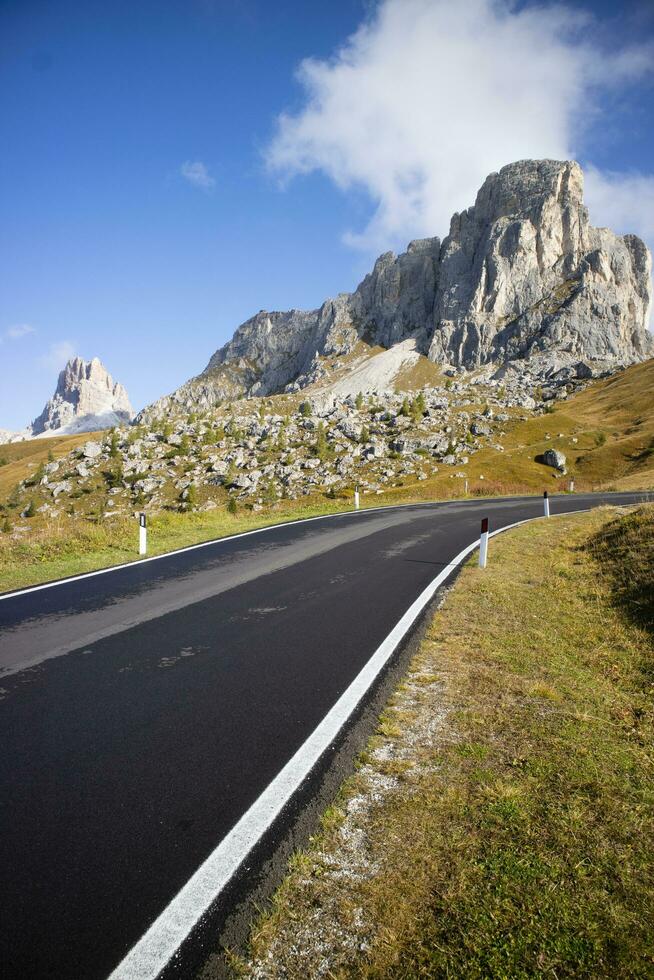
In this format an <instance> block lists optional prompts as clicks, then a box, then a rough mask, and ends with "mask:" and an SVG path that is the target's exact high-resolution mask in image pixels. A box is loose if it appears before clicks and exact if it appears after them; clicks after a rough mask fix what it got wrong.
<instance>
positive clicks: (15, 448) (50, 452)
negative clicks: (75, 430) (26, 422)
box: [0, 432, 99, 501]
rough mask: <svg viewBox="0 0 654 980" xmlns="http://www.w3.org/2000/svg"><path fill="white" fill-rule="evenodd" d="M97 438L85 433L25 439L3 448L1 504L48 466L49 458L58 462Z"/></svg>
mask: <svg viewBox="0 0 654 980" xmlns="http://www.w3.org/2000/svg"><path fill="white" fill-rule="evenodd" d="M98 435H99V433H97V432H84V433H82V434H78V435H74V436H58V437H57V436H55V437H54V438H52V439H26V440H25V441H24V442H10V443H7V444H6V445H4V446H0V501H3V500H6V498H7V497H8V496H9V494H10V493H11V491H12V489H13V488H14V487H15V486H16V484H17V483H20V481H21V480H26V479H28V478H29V476H30V474H31V473H32V472H33V471H35V470H37V469H38V467H39V466H40V465H41V463H47V462H48V460H49V459H50V458H53V459H59V458H60V457H62V456H65V455H66V453H69V452H70V451H71V449H75V447H76V446H81V445H83V444H84V443H85V442H87V441H88V440H89V439H94V438H96V437H97V436H98Z"/></svg>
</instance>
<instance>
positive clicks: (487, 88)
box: [266, 0, 653, 249]
mask: <svg viewBox="0 0 654 980" xmlns="http://www.w3.org/2000/svg"><path fill="white" fill-rule="evenodd" d="M594 35H595V31H594V22H593V20H592V18H590V16H589V15H588V14H585V13H582V12H580V11H579V9H578V8H577V9H574V8H573V7H571V6H567V7H566V6H565V5H552V6H530V7H526V8H523V9H517V8H516V6H515V4H514V3H512V2H510V0H463V2H458V3H452V2H451V0H382V2H380V3H379V4H378V5H377V6H375V8H374V9H373V12H372V15H371V17H370V18H369V19H368V20H366V21H365V22H364V23H363V24H362V25H361V27H360V28H359V29H358V30H357V31H356V33H355V34H353V35H352V36H351V37H350V38H348V39H347V41H346V42H345V43H344V45H343V46H342V47H341V48H340V49H339V50H338V51H337V52H336V53H335V54H334V56H333V57H332V58H331V59H329V60H317V59H311V58H309V59H307V60H305V61H303V62H302V63H301V65H300V67H299V69H298V80H299V82H300V84H301V86H302V88H303V105H302V107H301V109H300V110H299V111H298V112H296V113H284V114H282V115H281V116H280V117H279V118H278V120H277V128H276V133H275V136H274V138H273V139H272V141H271V143H270V145H269V147H268V149H267V152H266V161H267V164H268V166H269V167H270V169H271V170H272V171H273V172H275V173H277V174H279V175H281V176H282V177H283V178H289V177H292V176H294V175H297V174H306V173H310V172H312V171H320V172H322V173H323V174H325V175H326V176H327V177H329V178H330V179H331V180H332V181H334V182H335V183H336V185H337V186H338V187H340V188H341V189H343V190H347V189H355V190H364V191H365V192H366V193H367V194H368V195H369V196H370V198H371V200H372V201H373V203H374V206H375V211H374V214H373V216H372V218H371V220H370V221H369V223H368V225H367V227H366V228H365V229H364V230H363V232H355V233H353V232H348V233H347V234H346V240H347V241H349V242H350V243H351V244H354V245H359V246H361V247H364V248H366V249H379V248H382V247H388V245H389V244H393V245H398V244H402V243H403V242H405V241H406V240H408V239H409V238H411V237H415V236H421V235H434V234H440V235H444V234H446V233H447V231H448V228H449V218H450V216H451V214H452V212H453V211H455V210H461V209H463V208H465V207H468V206H469V205H470V204H472V203H473V202H474V197H475V193H476V191H477V190H478V188H479V186H480V184H481V182H482V181H483V179H484V178H485V177H486V176H487V174H489V173H491V172H492V171H494V170H497V169H499V168H500V167H502V166H503V165H504V164H506V163H509V162H511V161H513V160H519V159H524V158H526V157H553V158H558V159H567V158H571V157H574V156H575V146H576V137H577V136H578V135H579V134H581V133H582V132H583V127H584V125H586V124H587V123H588V121H589V120H592V119H593V118H595V114H596V112H597V111H599V110H598V103H599V96H600V95H601V90H602V89H603V88H606V87H608V86H613V87H616V86H620V85H624V84H626V83H628V82H631V81H633V80H634V79H635V78H637V77H639V76H641V75H642V74H643V73H644V72H647V71H650V70H652V67H653V58H652V47H651V46H647V45H642V46H634V47H629V48H623V49H621V50H618V51H617V52H616V51H614V52H609V51H604V50H601V49H600V47H599V46H598V42H596V41H593V37H594ZM643 179H644V180H645V181H646V183H647V182H648V181H649V180H650V179H651V178H649V177H645V178H643ZM606 180H608V181H609V183H610V186H611V188H612V189H613V190H614V191H616V192H617V193H618V195H619V196H620V197H621V198H622V199H623V200H624V202H625V203H624V213H625V214H626V210H627V204H626V202H627V198H628V197H629V195H630V194H632V193H635V192H636V191H638V190H639V189H640V187H639V185H636V184H634V183H633V178H631V177H626V178H621V176H620V175H609V176H608V177H606ZM597 186H598V182H597V180H596V179H594V178H593V179H591V187H592V194H593V207H594V209H595V210H596V212H597V214H596V218H597V220H598V221H599V222H600V223H609V222H608V221H607V220H606V218H605V216H604V215H605V214H610V209H609V207H608V206H606V205H608V203H609V202H608V195H606V194H603V195H602V194H600V193H599V192H597ZM605 206H606V207H605ZM650 217H651V213H650Z"/></svg>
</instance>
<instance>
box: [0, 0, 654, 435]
mask: <svg viewBox="0 0 654 980" xmlns="http://www.w3.org/2000/svg"><path fill="white" fill-rule="evenodd" d="M464 6H465V13H461V5H452V4H444V3H443V0H384V2H382V3H381V4H379V5H375V4H371V3H367V2H365V3H364V2H361V0H339V2H331V3H329V4H327V3H314V4H307V3H306V2H286V0H279V2H276V3H269V2H259V0H242V2H238V0H223V2H221V0H183V2H182V0H179V2H177V0H156V2H155V0H140V2H139V3H137V4H135V3H133V2H121V0H112V2H111V3H107V2H106V0H105V2H96V0H68V2H67V0H50V2H36V0H2V2H0V134H1V136H2V146H3V150H2V153H1V154H0V270H1V271H0V427H7V428H19V427H21V426H22V425H24V424H25V423H26V422H28V421H29V420H30V419H31V418H33V417H34V416H35V415H37V414H38V413H39V411H40V410H41V408H42V406H43V403H44V401H45V399H46V398H47V397H48V396H49V395H50V394H51V392H52V390H53V388H54V384H55V380H56V373H57V371H58V370H59V369H60V368H61V367H62V366H63V363H64V361H65V360H66V356H67V354H69V353H79V354H80V355H81V356H83V357H87V358H90V357H92V356H99V357H100V358H102V360H103V361H104V363H105V364H106V366H107V368H108V369H109V370H110V371H111V373H112V374H113V375H114V377H115V378H116V379H118V380H120V381H122V382H123V383H124V384H125V385H126V386H127V389H128V391H129V393H130V395H131V398H132V401H133V403H134V406H135V408H140V407H142V406H143V405H144V404H146V403H147V402H149V401H151V400H152V399H154V398H156V397H157V396H159V395H161V394H164V393H166V392H168V391H170V390H172V389H173V388H175V387H176V386H177V385H178V384H180V383H182V382H183V381H185V380H186V379H187V378H188V377H190V376H191V375H193V374H196V373H198V372H199V371H200V370H202V368H203V367H204V366H205V364H206V362H207V361H208V359H209V357H210V355H211V354H212V353H213V351H214V350H215V349H216V348H217V347H219V346H220V345H221V344H222V343H224V342H225V341H226V340H227V339H229V337H230V336H231V334H232V332H233V330H234V328H235V327H236V326H237V325H238V324H239V323H240V322H241V321H243V320H244V319H246V318H247V317H248V316H250V315H252V314H253V313H255V312H256V311H257V310H259V309H261V308H267V309H287V308H290V307H300V308H307V307H308V308H311V307H313V306H316V305H318V304H319V303H320V302H321V301H322V300H323V299H324V298H326V297H327V296H329V295H333V294H334V293H336V292H338V291H341V290H345V289H351V288H353V287H354V286H355V285H356V283H357V282H358V281H359V279H360V278H361V277H362V275H363V274H364V273H365V272H366V271H367V269H368V268H369V266H370V263H371V261H372V259H374V256H375V255H376V254H377V253H378V252H380V251H383V250H385V249H387V248H394V249H396V250H397V249H398V248H402V247H403V246H404V245H405V244H406V242H407V241H408V240H409V239H410V238H411V237H412V236H415V235H419V234H441V235H444V234H446V233H447V217H448V216H449V215H450V214H451V213H452V211H454V210H456V209H458V208H461V207H464V206H466V205H467V204H471V203H472V201H473V199H474V190H475V189H476V187H477V186H478V184H479V183H480V182H481V180H483V177H484V176H485V175H486V173H488V172H489V171H490V170H492V169H497V167H498V166H501V165H502V164H503V163H508V162H510V160H512V159H515V158H516V157H520V156H536V155H539V156H540V155H542V156H545V155H547V156H560V155H572V154H574V155H575V156H577V158H578V159H580V160H581V161H582V163H584V165H586V166H587V167H588V168H589V185H588V191H589V204H590V206H591V217H592V218H593V219H594V220H596V222H597V223H602V224H611V225H613V226H615V227H616V230H619V231H635V232H637V233H640V234H642V235H643V236H644V237H646V238H648V239H649V241H650V244H651V242H652V241H653V240H654V177H653V176H652V173H653V170H654V165H653V164H652V160H653V159H654V136H653V135H652V134H654V99H653V98H652V95H653V92H654V88H653V86H652V81H653V76H652V64H653V59H652V44H653V40H654V8H653V7H652V5H651V4H649V3H637V2H634V3H623V4H622V6H621V13H620V15H619V17H617V18H616V17H615V13H614V11H615V5H614V4H610V3H600V2H595V3H584V4H582V3H568V4H565V5H564V10H563V13H561V7H559V8H557V9H554V8H545V12H544V13H543V11H542V8H540V9H539V10H535V9H534V8H532V7H531V6H530V5H529V4H524V3H522V4H521V3H518V4H510V5H508V4H501V3H494V2H493V0H468V4H467V5H464ZM398 18H400V19H399V20H398ZM357 30H358V31H359V33H358V34H355V32H356V31H357ZM353 35H354V39H352V38H353ZM348 39H350V40H348ZM507 52H509V53H510V56H509V57H508V58H507ZM307 58H311V59H313V60H312V61H310V62H306V59H307ZM301 65H303V67H300V66H301ZM298 72H299V73H298ZM282 113H285V114H286V115H285V116H284V117H283V118H282V119H281V120H280V114H282Z"/></svg>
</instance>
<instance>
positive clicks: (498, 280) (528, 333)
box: [149, 160, 654, 414]
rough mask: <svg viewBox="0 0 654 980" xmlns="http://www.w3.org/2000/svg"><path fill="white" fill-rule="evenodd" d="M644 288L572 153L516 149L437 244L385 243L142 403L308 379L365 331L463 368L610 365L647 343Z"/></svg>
mask: <svg viewBox="0 0 654 980" xmlns="http://www.w3.org/2000/svg"><path fill="white" fill-rule="evenodd" d="M651 289H652V285H651V259H650V256H649V252H648V250H647V248H646V246H645V245H644V243H643V242H642V241H640V239H638V238H636V237H635V236H633V235H625V236H620V235H616V234H614V233H613V232H612V231H610V230H608V229H606V228H593V227H591V225H590V222H589V218H588V212H587V210H586V208H585V207H584V204H583V174H582V171H581V168H580V167H579V165H578V164H577V163H575V162H571V161H563V162H561V161H556V160H523V161H519V162H517V163H512V164H510V165H509V166H507V167H503V168H502V170H500V172H499V173H496V174H491V175H490V176H489V177H487V179H486V180H485V181H484V184H483V186H482V187H481V189H480V191H479V193H478V194H477V199H476V202H475V204H474V206H473V207H471V208H469V209H468V210H467V211H464V212H463V213H461V214H455V215H454V216H453V218H452V222H451V226H450V233H449V235H448V236H447V238H446V239H445V240H444V241H443V242H442V243H441V241H440V240H439V239H438V238H427V239H422V240H420V241H415V242H411V244H410V245H409V247H408V249H407V251H406V252H405V253H403V254H402V255H400V256H398V257H396V256H395V255H393V253H392V252H388V253H386V254H385V255H382V256H380V258H379V259H377V261H376V263H375V266H374V269H373V270H372V272H371V273H370V274H369V275H368V276H366V278H365V279H364V280H363V282H362V283H361V284H360V285H359V287H358V288H357V289H356V291H355V292H354V293H342V294H340V295H339V296H337V297H336V298H335V299H330V300H327V301H326V302H325V303H324V304H323V305H322V306H321V307H320V309H318V310H312V311H309V312H302V311H299V310H292V311H290V312H287V313H268V312H267V311H264V310H262V311H261V312H260V313H258V314H257V315H256V316H254V317H252V319H251V320H248V321H247V322H246V323H244V324H242V326H240V327H239V328H238V329H237V331H236V333H235V334H234V337H233V339H232V340H231V341H230V342H229V343H228V344H226V345H225V346H224V347H222V348H221V349H220V350H218V351H217V352H216V353H215V354H214V355H213V357H212V358H211V360H210V361H209V364H208V365H207V368H206V369H205V370H204V372H203V373H202V374H201V375H199V376H198V378H195V379H192V380H191V381H190V382H187V384H185V385H183V386H182V387H181V388H180V389H178V391H177V392H175V393H174V394H173V395H171V396H168V397H167V398H165V399H161V400H160V401H159V402H157V403H155V405H154V406H152V407H151V409H150V410H149V411H151V412H154V413H155V414H160V413H162V412H163V411H167V410H169V409H170V408H172V407H173V406H178V407H180V408H191V407H209V406H211V405H213V404H216V402H218V401H221V400H224V399H226V398H234V397H240V396H243V395H247V394H251V395H263V394H270V393H272V392H275V391H280V390H283V389H284V387H285V386H288V385H289V384H291V385H292V386H293V388H298V387H303V386H304V385H306V384H310V383H311V382H312V381H314V380H316V371H317V365H318V362H319V359H320V357H321V356H325V355H326V356H329V357H338V356H339V355H343V354H348V353H350V352H351V351H352V350H353V349H354V347H355V345H356V343H357V342H358V341H359V340H360V339H364V340H367V341H369V342H370V343H373V344H381V345H382V346H384V347H391V346H392V345H393V344H395V343H398V342H401V341H403V340H405V339H407V338H408V337H410V336H415V337H416V339H417V342H418V348H419V349H420V350H421V351H422V352H423V353H425V354H427V355H428V357H429V358H430V359H431V360H432V361H434V362H436V363H438V364H446V365H448V366H453V367H463V368H467V369H474V368H477V367H480V366H482V365H485V364H490V363H492V364H497V366H498V367H500V366H504V367H505V368H506V366H507V365H513V366H514V367H516V366H519V364H520V363H521V362H522V363H524V361H525V359H527V360H528V361H529V363H531V364H538V365H539V370H543V371H547V370H550V369H551V370H554V369H555V368H556V367H557V366H560V365H561V364H562V363H566V361H570V360H572V359H576V360H577V361H578V360H579V359H580V358H583V359H584V360H591V361H595V362H597V363H598V364H601V365H604V366H605V368H608V369H611V368H617V367H618V366H622V365H626V364H630V363H633V362H635V361H638V360H643V359H645V358H647V357H650V356H652V355H653V354H654V344H653V342H652V336H651V334H650V333H649V332H648V330H647V324H648V317H649V308H650V303H651Z"/></svg>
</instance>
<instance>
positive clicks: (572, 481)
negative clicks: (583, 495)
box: [568, 480, 575, 493]
mask: <svg viewBox="0 0 654 980" xmlns="http://www.w3.org/2000/svg"><path fill="white" fill-rule="evenodd" d="M568 490H569V491H570V493H574V492H575V481H574V480H570V483H569V484H568Z"/></svg>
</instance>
